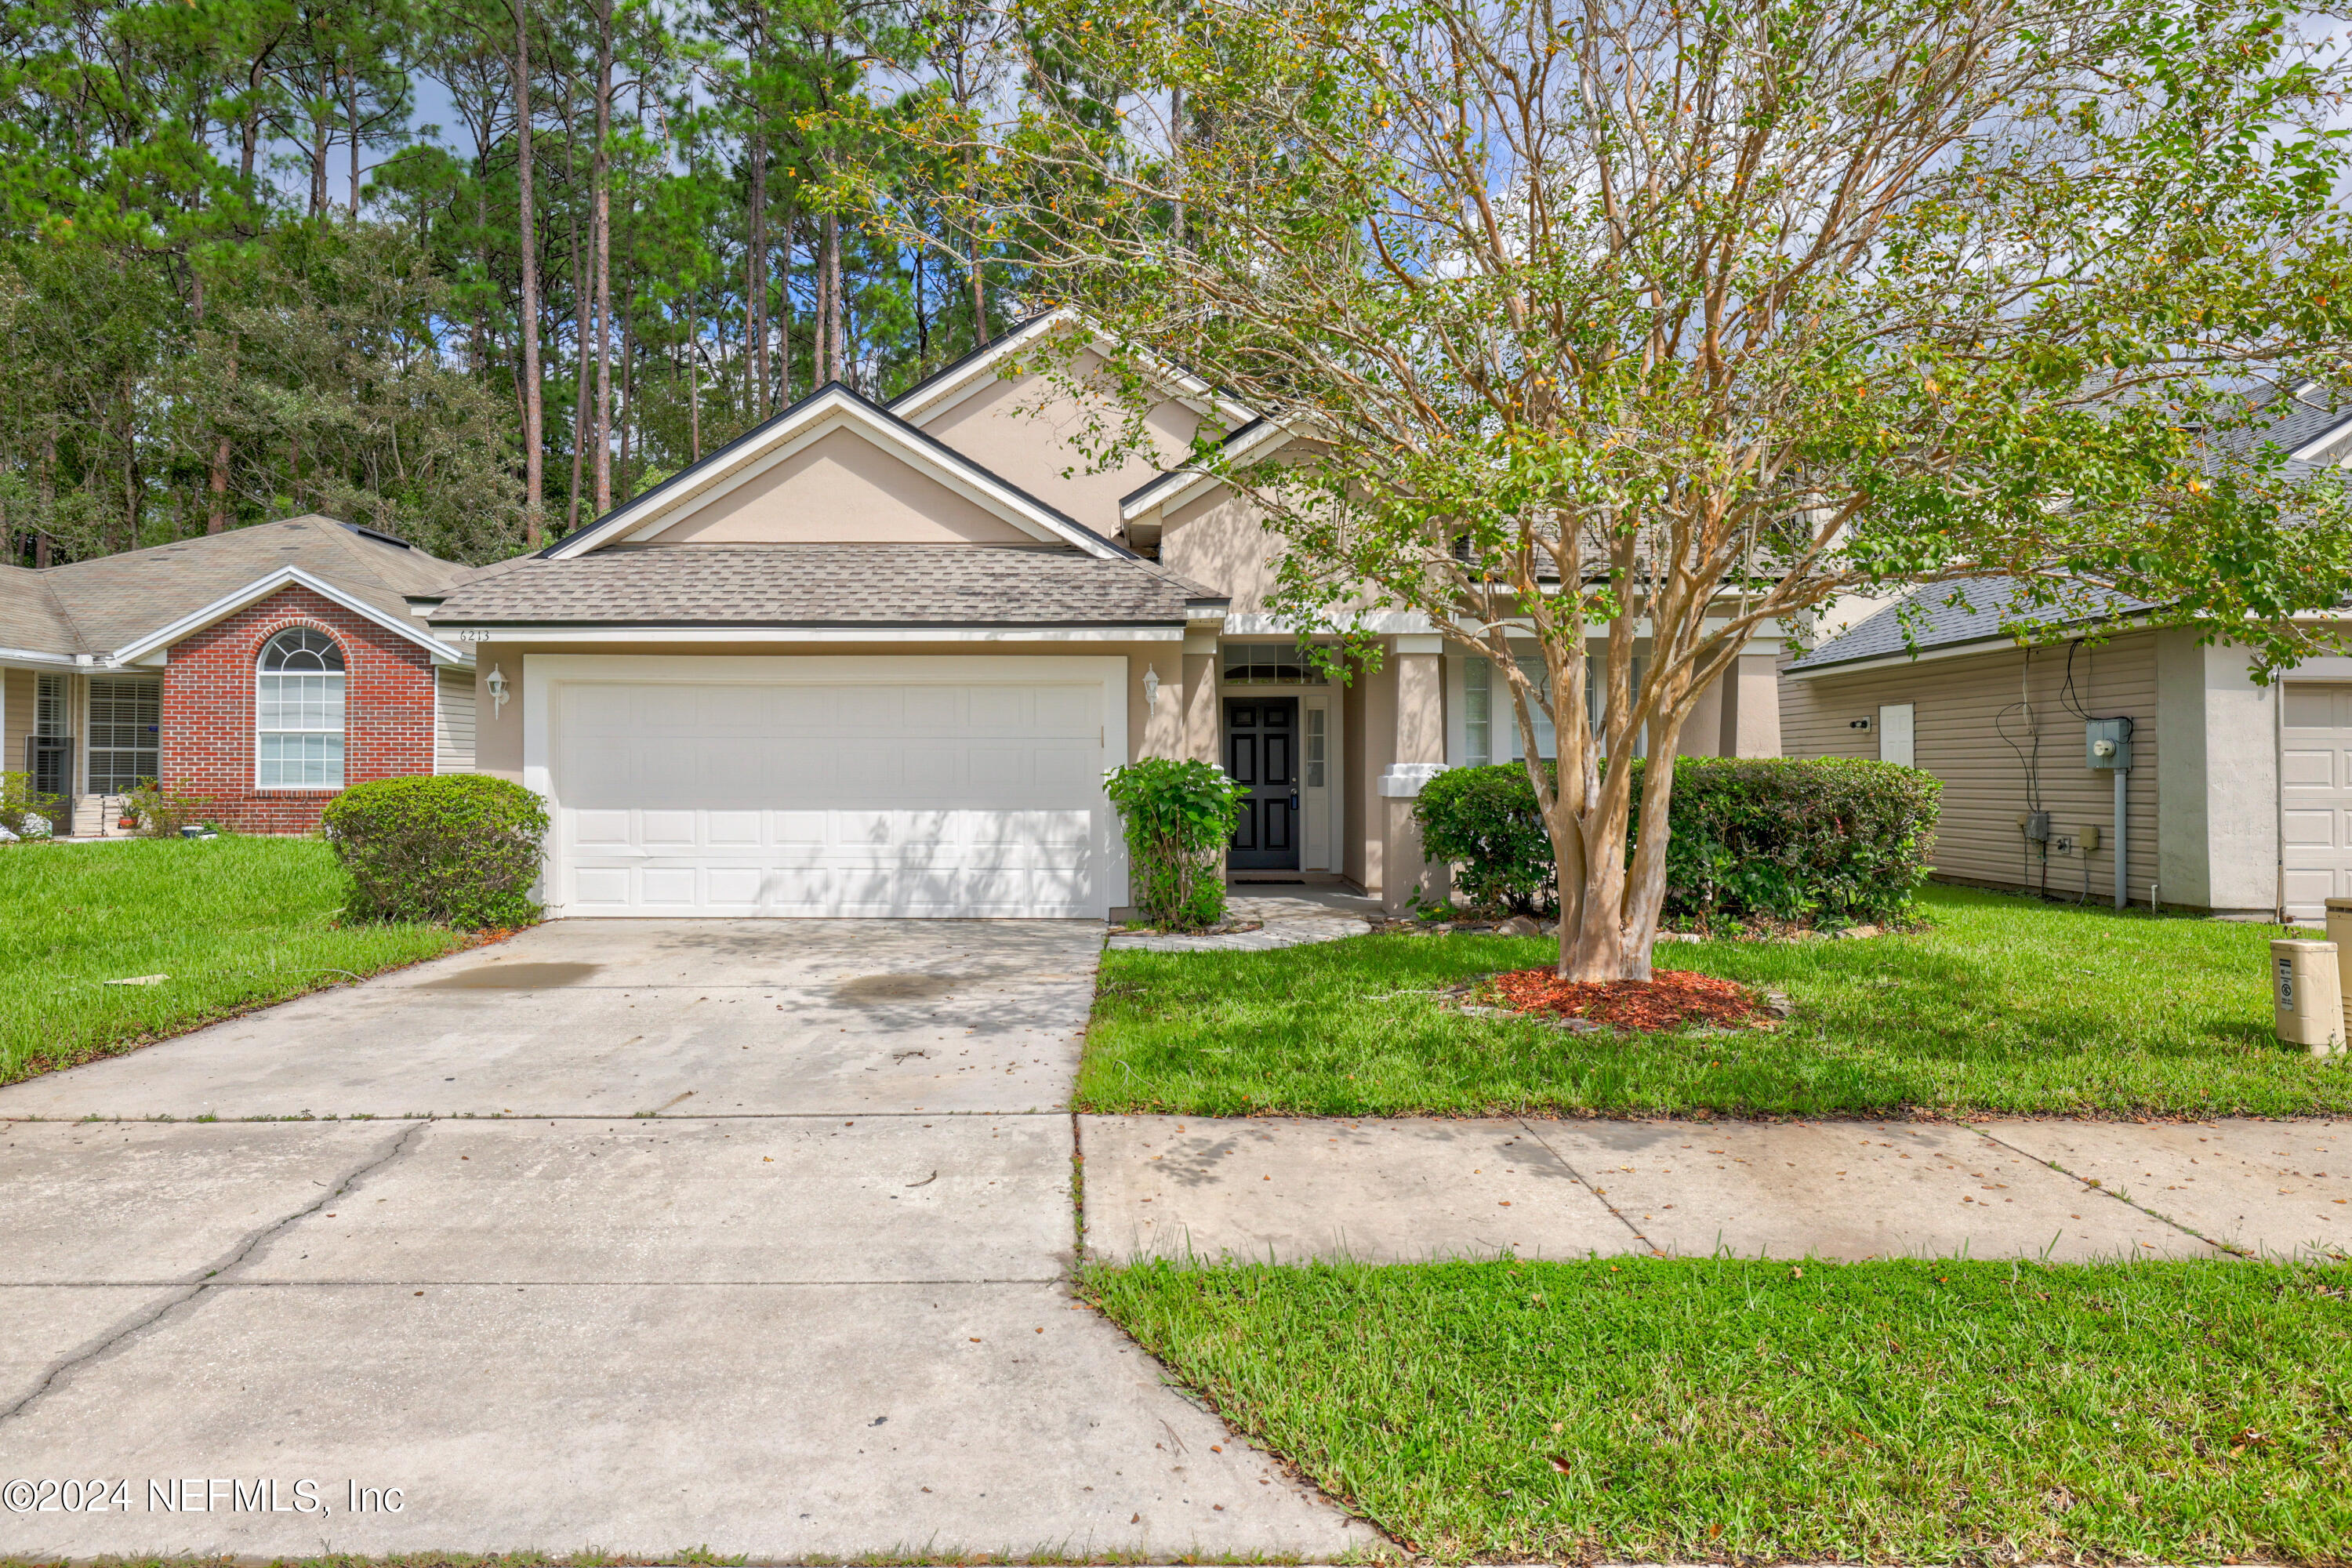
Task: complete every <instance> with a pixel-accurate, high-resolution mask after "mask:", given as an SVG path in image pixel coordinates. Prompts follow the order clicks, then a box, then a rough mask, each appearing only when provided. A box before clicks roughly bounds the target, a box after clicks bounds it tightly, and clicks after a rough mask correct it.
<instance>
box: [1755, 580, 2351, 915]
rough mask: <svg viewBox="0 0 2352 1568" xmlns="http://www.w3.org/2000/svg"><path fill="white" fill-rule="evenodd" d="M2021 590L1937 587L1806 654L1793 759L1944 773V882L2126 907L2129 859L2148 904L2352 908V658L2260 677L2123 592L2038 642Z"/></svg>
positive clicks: (2298, 910) (1785, 703)
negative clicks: (2015, 598) (2104, 746)
mask: <svg viewBox="0 0 2352 1568" xmlns="http://www.w3.org/2000/svg"><path fill="white" fill-rule="evenodd" d="M2013 593H2014V589H2013V587H2012V586H2011V584H2008V583H2006V582H2002V581H1999V580H1994V579H1975V580H1970V581H1969V582H1965V583H1960V584H1947V585H1943V586H1938V587H1931V588H1924V589H1921V590H1919V591H1918V592H1917V593H1916V595H1913V598H1912V600H1911V601H1910V603H1909V605H1908V608H1907V612H1906V606H1905V605H1895V606H1893V607H1890V608H1888V609H1886V610H1883V611H1881V612H1880V613H1879V614H1878V615H1876V616H1873V617H1872V618H1871V619H1869V620H1866V621H1864V623H1863V624H1862V625H1860V626H1856V627H1854V628H1853V630H1851V631H1849V632H1847V633H1845V634H1844V635H1843V636H1842V637H1836V638H1834V639H1832V640H1831V641H1829V642H1826V643H1824V644H1822V646H1821V647H1816V648H1814V649H1813V650H1811V652H1810V653H1807V654H1805V655H1804V656H1802V657H1801V658H1794V659H1791V660H1790V661H1789V662H1788V664H1787V666H1786V668H1785V671H1784V674H1783V679H1782V688H1781V695H1780V724H1781V736H1782V740H1783V742H1784V744H1785V745H1786V747H1787V750H1788V754H1789V755H1790V756H1792V757H1830V756H1844V757H1879V758H1884V759H1885V760H1888V761H1892V762H1898V763H1906V764H1907V765H1910V766H1916V767H1919V768H1924V769H1926V770H1927V772H1929V773H1934V774H1935V775H1936V776H1937V778H1939V779H1941V780H1942V781H1943V784H1944V796H1943V820H1942V824H1941V826H1939V827H1938V829H1937V837H1936V851H1935V865H1936V874H1937V877H1938V878H1939V879H1945V880H1950V881H1956V882H1963V883H1974V884H1978V885H1981V886H1987V887H1997V888H2026V889H2034V890H2036V891H2046V892H2048V893H2050V894H2052V895H2054V896H2062V897H2069V898H2086V899H2087V900H2089V901H2093V902H2097V903H2107V904H2111V903H2113V902H2114V901H2115V894H2116V876H2117V868H2118V866H2120V867H2121V868H2122V877H2123V886H2124V890H2125V894H2126V898H2127V899H2128V900H2130V901H2131V902H2133V903H2135V904H2138V905H2141V906H2143V907H2146V906H2149V905H2157V906H2160V907H2163V908H2166V909H2176V910H2197V911H2204V912H2210V913H2213V914H2219V915H2231V916H2237V917H2241V918H2249V919H2254V918H2263V919H2267V918H2275V917H2276V916H2277V915H2278V914H2279V913H2280V911H2282V910H2284V912H2285V913H2286V914H2287V915H2288V916H2289V917H2291V918H2294V919H2297V920H2314V921H2315V920H2317V919H2319V918H2320V916H2321V914H2322V912H2323V904H2324V902H2325V900H2327V899H2329V898H2341V897H2352V658H2345V657H2325V658H2314V659H2312V660H2309V661H2307V662H2305V664H2303V665H2301V666H2299V667H2298V668H2294V669H2293V670H2290V671H2288V672H2287V674H2286V676H2285V677H2284V680H2283V681H2274V682H2273V683H2271V684H2268V685H2258V684H2256V683H2255V681H2254V680H2253V679H2252V676H2251V675H2250V674H2249V673H2248V658H2247V653H2246V650H2244V649H2243V648H2240V647H2232V646H2231V645H2229V644H2228V643H2222V642H2217V643H2214V644H2212V645H2210V646H2205V647H2200V645H2199V642H2198V634H2197V633H2196V632H2195V631H2193V630H2189V629H2176V628H2161V627H2154V626H2148V625H2147V617H2146V616H2145V614H2144V612H2145V611H2146V609H2147V606H2146V605H2139V604H2137V603H2134V602H2132V601H2129V600H2122V599H2113V598H2110V599H2107V600H2106V601H2105V602H2104V603H2103V604H2101V605H2096V606H2090V607H2088V608H2089V609H2090V612H2091V613H2089V614H2085V615H2079V616H2077V615H2068V616H2052V617H2051V618H2049V619H2047V620H2046V621H2045V622H2043V624H2042V626H2041V627H2037V628H2036V629H2035V630H2034V631H2033V632H2032V635H2031V636H2030V637H2029V640H2028V642H2027V644H2026V645H2025V646H2021V645H2020V644H2019V642H2018V641H2017V640H2016V638H2015V637H2013V636H2012V635H2011V633H2010V632H2009V631H2006V630H2004V629H2003V623H2004V621H2005V620H2010V619H2011V618H2012V617H2011V616H2008V615H2007V614H2006V611H2007V609H2008V607H2009V605H2011V595H2012V594H2013ZM1956 597H1957V599H1958V603H1957V604H1956V603H1954V602H1953V601H1954V600H1955V598H1956ZM1906 613H1907V616H1908V626H1907V632H1908V636H1907V637H1906ZM2116 720H2125V721H2128V727H2127V729H2126V728H2125V727H2124V726H2118V725H2116V724H2115V723H2114V722H2113V721H2116ZM2102 739H2105V741H2107V742H2108V743H2109V745H2110V746H2111V747H2113V746H2115V745H2116V743H2117V742H2122V748H2121V750H2120V751H2114V750H2111V751H2109V752H2106V753H2105V754H2101V753H2100V752H2099V751H2098V742H2100V741H2101V740H2102ZM2119 762H2120V763H2128V767H2127V768H2121V769H2119V768H2117V767H2116V765H2115V764H2116V763H2119ZM2119 776H2120V778H2121V780H2122V786H2123V787H2122V789H2121V791H2120V793H2119V792H2118V791H2117V789H2116V783H2117V779H2118V777H2119ZM2119 802H2120V805H2121V816H2122V818H2123V820H2122V822H2121V824H2120V827H2121V833H2120V837H2119V836H2118V831H2117V830H2118V822H2117V816H2118V810H2117V808H2118V803H2119ZM2119 843H2120V846H2121V847H2122V849H2123V851H2124V852H2123V854H2122V855H2120V856H2118V854H2117V847H2118V844H2119Z"/></svg>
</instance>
